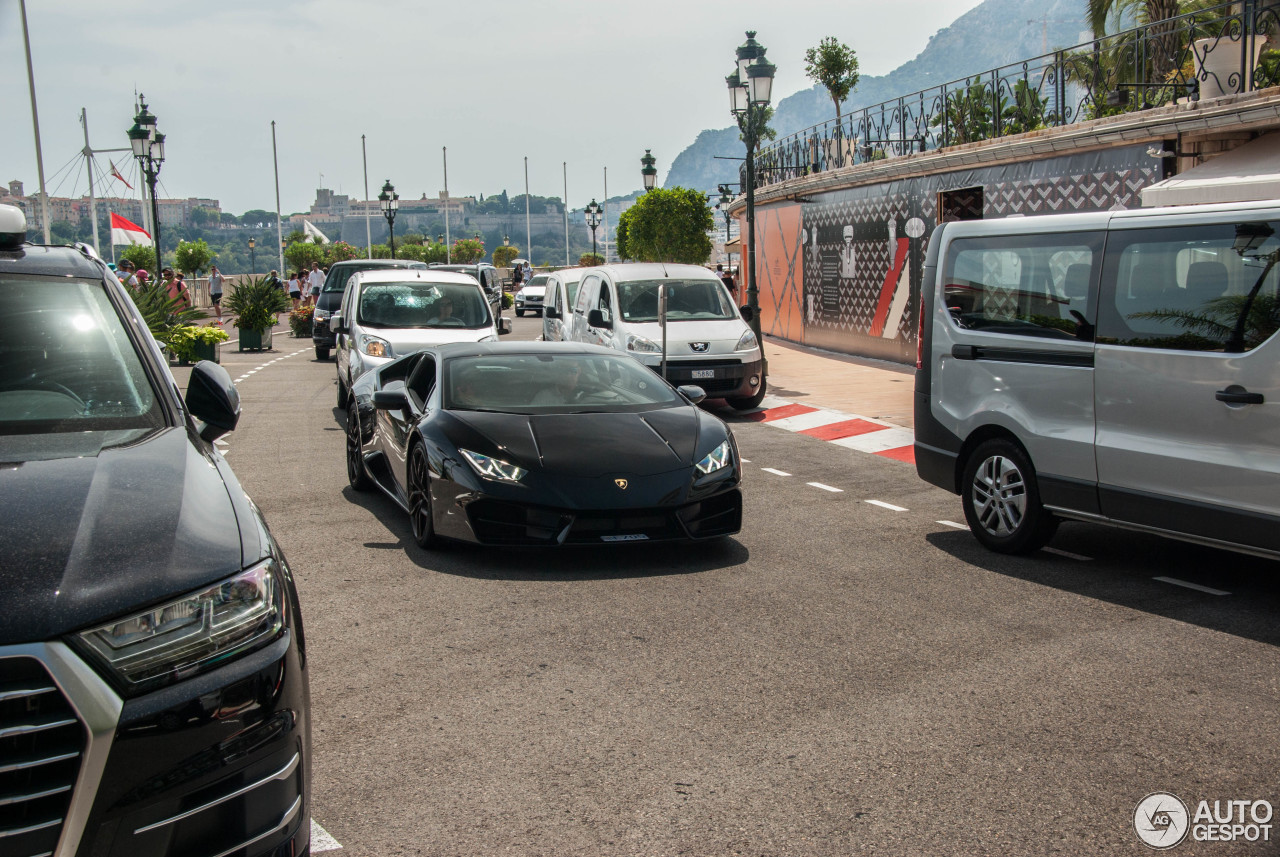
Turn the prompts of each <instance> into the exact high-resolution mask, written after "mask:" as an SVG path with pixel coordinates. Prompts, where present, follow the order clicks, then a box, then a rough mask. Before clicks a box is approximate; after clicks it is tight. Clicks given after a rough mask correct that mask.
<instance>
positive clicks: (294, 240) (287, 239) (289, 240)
mask: <svg viewBox="0 0 1280 857" xmlns="http://www.w3.org/2000/svg"><path fill="white" fill-rule="evenodd" d="M284 243H285V244H299V243H302V244H310V243H311V239H310V238H308V237H307V233H305V232H303V231H302V230H301V229H295V230H293V231H292V232H290V233H289V234H288V235H286V236H284ZM285 255H286V256H287V255H288V254H287V253H286V254H285Z"/></svg>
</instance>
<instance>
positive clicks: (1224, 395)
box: [1213, 384, 1263, 405]
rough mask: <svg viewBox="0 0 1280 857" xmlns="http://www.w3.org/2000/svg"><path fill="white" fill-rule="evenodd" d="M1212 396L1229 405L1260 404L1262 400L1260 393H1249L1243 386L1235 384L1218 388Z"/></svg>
mask: <svg viewBox="0 0 1280 857" xmlns="http://www.w3.org/2000/svg"><path fill="white" fill-rule="evenodd" d="M1213 397H1214V398H1215V399H1217V400H1218V401H1219V402H1226V403H1227V404H1229V405H1261V404H1262V402H1263V398H1262V394H1261V393H1250V392H1249V391H1248V390H1246V389H1245V388H1244V387H1238V386H1236V385H1235V384H1232V385H1231V386H1230V387H1228V388H1227V389H1225V390H1219V391H1218V392H1216V393H1214V394H1213Z"/></svg>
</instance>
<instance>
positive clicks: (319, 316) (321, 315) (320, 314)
mask: <svg viewBox="0 0 1280 857" xmlns="http://www.w3.org/2000/svg"><path fill="white" fill-rule="evenodd" d="M331 315H333V313H332V312H330V311H329V310H327V309H320V308H318V307H317V308H316V311H315V314H314V315H313V316H312V319H313V320H315V321H328V320H329V316H331Z"/></svg>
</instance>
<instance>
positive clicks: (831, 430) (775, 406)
mask: <svg viewBox="0 0 1280 857" xmlns="http://www.w3.org/2000/svg"><path fill="white" fill-rule="evenodd" d="M763 404H764V408H763V409H762V410H759V411H756V412H754V413H751V414H747V415H745V416H744V419H748V420H752V421H754V422H762V423H768V424H769V425H771V426H774V427H776V428H780V429H786V430H787V431H792V432H795V433H796V434H803V435H808V436H809V437H814V438H817V439H818V440H825V441H827V442H829V443H834V444H836V445H838V446H843V447H845V448H847V449H853V450H857V451H858V452H869V453H871V454H872V455H879V456H880V457H882V458H892V459H894V460H895V461H905V462H907V463H908V464H915V462H916V454H915V433H914V432H913V431H912V430H911V429H905V428H903V427H902V426H895V425H893V424H892V423H886V422H881V421H880V420H873V419H870V418H869V417H860V416H858V415H857V414H845V413H841V412H840V411H833V410H830V409H829V408H815V407H813V406H811V405H800V404H797V403H795V402H789V401H787V400H786V399H776V398H773V397H771V396H770V397H766V398H765V400H764V402H763Z"/></svg>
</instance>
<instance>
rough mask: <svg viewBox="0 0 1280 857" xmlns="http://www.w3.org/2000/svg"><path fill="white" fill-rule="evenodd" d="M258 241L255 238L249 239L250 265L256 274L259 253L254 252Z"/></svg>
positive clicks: (255, 274)
mask: <svg viewBox="0 0 1280 857" xmlns="http://www.w3.org/2000/svg"><path fill="white" fill-rule="evenodd" d="M257 243H258V242H256V241H255V240H254V239H252V238H250V239H249V267H250V268H252V269H253V273H254V276H257V274H258V255H257V254H256V253H254V252H253V248H254V247H255V246H256V245H257Z"/></svg>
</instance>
